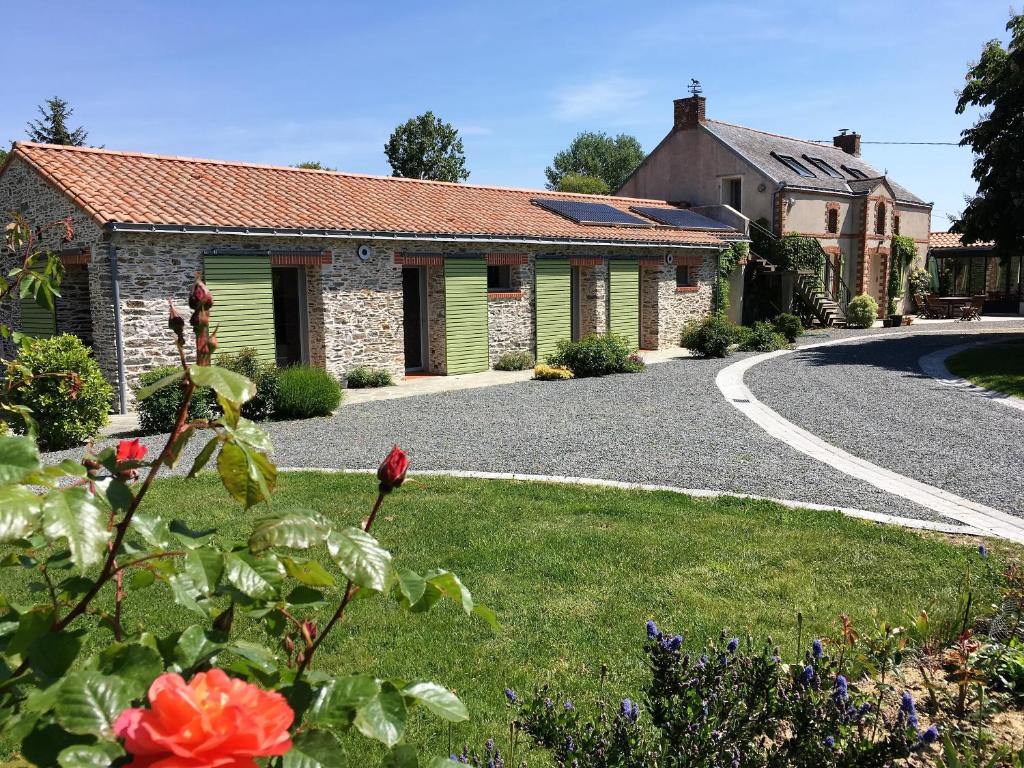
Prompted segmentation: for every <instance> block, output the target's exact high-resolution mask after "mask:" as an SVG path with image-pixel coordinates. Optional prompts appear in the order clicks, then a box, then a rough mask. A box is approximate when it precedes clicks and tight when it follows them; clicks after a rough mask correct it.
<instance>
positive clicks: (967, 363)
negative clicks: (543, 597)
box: [946, 341, 1024, 397]
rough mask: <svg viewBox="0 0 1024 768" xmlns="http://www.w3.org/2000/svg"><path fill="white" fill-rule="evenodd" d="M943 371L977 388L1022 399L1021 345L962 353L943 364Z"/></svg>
mask: <svg viewBox="0 0 1024 768" xmlns="http://www.w3.org/2000/svg"><path fill="white" fill-rule="evenodd" d="M946 367H947V368H949V370H950V371H952V372H953V373H955V374H956V375H957V376H960V377H962V378H965V379H967V380H968V381H970V382H971V383H972V384H977V385H978V386H979V387H985V388H986V389H994V390H995V391H996V392H1005V393H1006V394H1008V395H1013V396H1014V397H1024V341H1010V342H1006V343H1000V344H986V345H985V346H982V347H975V348H974V349H965V350H964V351H963V352H958V353H957V354H955V355H953V356H952V357H950V358H949V359H948V360H946Z"/></svg>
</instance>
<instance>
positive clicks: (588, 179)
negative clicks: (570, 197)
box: [555, 173, 611, 195]
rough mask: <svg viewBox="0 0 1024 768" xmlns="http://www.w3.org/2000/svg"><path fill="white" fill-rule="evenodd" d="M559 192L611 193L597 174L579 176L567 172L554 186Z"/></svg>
mask: <svg viewBox="0 0 1024 768" xmlns="http://www.w3.org/2000/svg"><path fill="white" fill-rule="evenodd" d="M555 189H557V190H558V191H559V192H578V193H579V194H581V195H607V194H611V190H610V189H609V188H608V184H607V182H606V181H605V180H604V179H599V178H598V177H597V176H580V175H579V174H578V173H567V174H565V175H564V176H563V177H562V178H560V179H559V180H558V185H557V186H556V187H555Z"/></svg>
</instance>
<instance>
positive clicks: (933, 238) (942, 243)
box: [928, 232, 995, 249]
mask: <svg viewBox="0 0 1024 768" xmlns="http://www.w3.org/2000/svg"><path fill="white" fill-rule="evenodd" d="M994 245H995V243H994V242H983V243H971V244H970V245H964V244H963V243H962V242H960V235H958V234H956V233H955V232H932V233H931V234H930V235H929V236H928V247H929V248H978V249H986V248H992V247H993V246H994Z"/></svg>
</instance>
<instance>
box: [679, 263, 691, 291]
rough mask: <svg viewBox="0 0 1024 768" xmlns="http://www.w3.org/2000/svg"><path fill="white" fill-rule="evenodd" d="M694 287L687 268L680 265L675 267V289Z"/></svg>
mask: <svg viewBox="0 0 1024 768" xmlns="http://www.w3.org/2000/svg"><path fill="white" fill-rule="evenodd" d="M695 285H696V283H695V282H693V274H692V273H691V272H690V268H689V267H688V266H684V265H682V264H680V265H679V266H677V267H676V288H693V287H694V286H695Z"/></svg>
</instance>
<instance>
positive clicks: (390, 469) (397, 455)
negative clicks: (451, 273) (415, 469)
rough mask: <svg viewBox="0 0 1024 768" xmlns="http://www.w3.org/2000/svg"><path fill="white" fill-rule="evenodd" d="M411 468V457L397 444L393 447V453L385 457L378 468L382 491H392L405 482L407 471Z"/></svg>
mask: <svg viewBox="0 0 1024 768" xmlns="http://www.w3.org/2000/svg"><path fill="white" fill-rule="evenodd" d="M408 470H409V457H408V456H406V455H405V451H403V450H402V449H401V448H399V447H398V446H397V445H396V446H395V447H394V448H392V449H391V453H389V454H388V457H387V458H386V459H384V463H383V464H381V465H380V468H379V469H378V470H377V479H378V480H380V490H381V493H390V492H391V491H393V490H394V489H395V488H397V487H398V486H400V485H401V484H402V483H404V482H405V473H406V472H407V471H408Z"/></svg>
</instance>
